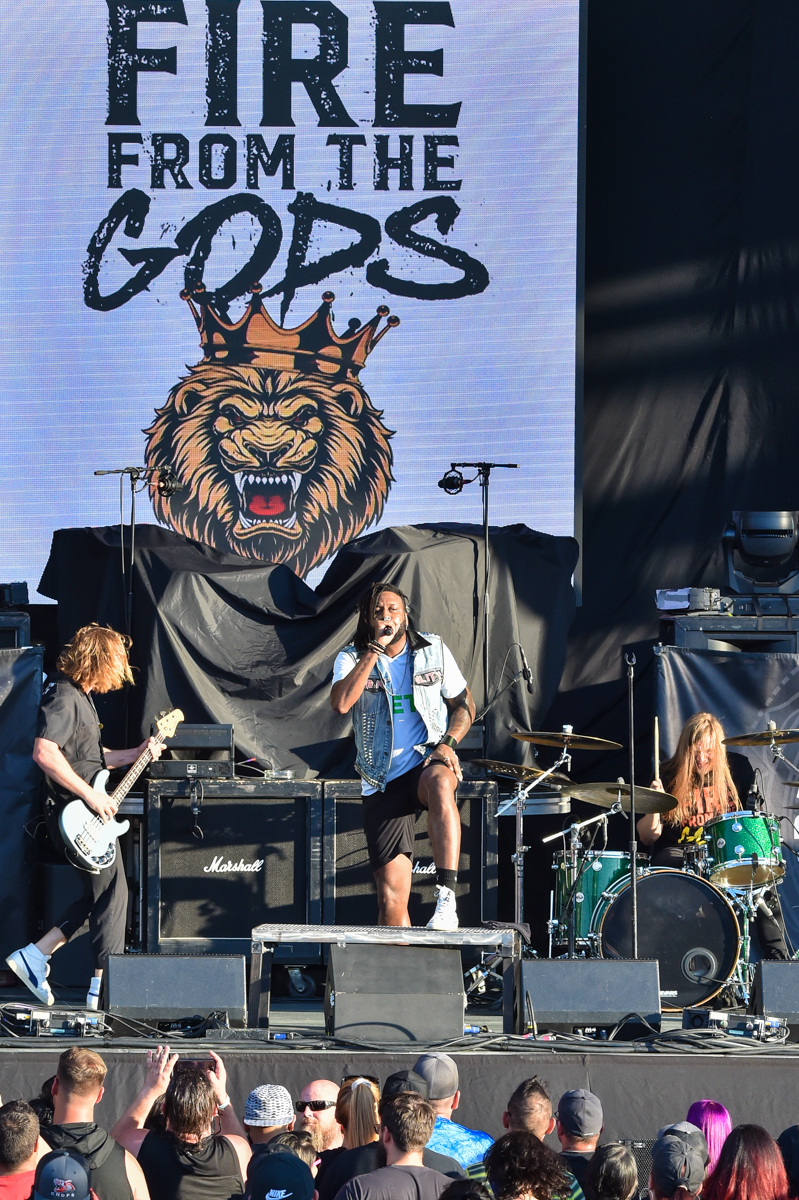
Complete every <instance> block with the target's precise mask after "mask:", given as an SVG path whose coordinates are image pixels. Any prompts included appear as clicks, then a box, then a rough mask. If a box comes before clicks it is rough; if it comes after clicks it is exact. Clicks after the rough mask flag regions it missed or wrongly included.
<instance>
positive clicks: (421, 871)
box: [411, 858, 436, 875]
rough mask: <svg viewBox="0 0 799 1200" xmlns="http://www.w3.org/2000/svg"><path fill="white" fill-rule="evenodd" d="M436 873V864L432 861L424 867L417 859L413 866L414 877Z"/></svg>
mask: <svg viewBox="0 0 799 1200" xmlns="http://www.w3.org/2000/svg"><path fill="white" fill-rule="evenodd" d="M435 873H436V864H435V863H434V862H433V861H432V859H431V861H430V862H429V863H425V865H424V866H422V864H421V862H420V861H419V859H418V858H417V860H416V862H415V863H414V864H413V870H412V871H411V874H412V875H435Z"/></svg>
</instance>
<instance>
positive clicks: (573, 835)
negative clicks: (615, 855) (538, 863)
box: [541, 800, 622, 958]
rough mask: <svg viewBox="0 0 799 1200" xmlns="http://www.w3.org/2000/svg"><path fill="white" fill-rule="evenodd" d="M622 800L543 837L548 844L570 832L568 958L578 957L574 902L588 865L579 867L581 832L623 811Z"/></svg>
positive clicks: (567, 903)
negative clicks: (570, 879)
mask: <svg viewBox="0 0 799 1200" xmlns="http://www.w3.org/2000/svg"><path fill="white" fill-rule="evenodd" d="M621 810H622V809H621V800H617V801H616V802H615V803H614V804H613V805H611V807H610V808H609V809H608V811H607V812H603V813H600V814H599V816H598V817H589V818H588V820H587V821H576V822H575V823H574V824H572V825H570V826H569V828H568V829H562V830H559V831H558V832H557V833H551V834H550V835H549V837H545V838H542V839H541V844H542V845H546V843H547V842H554V841H555V839H556V838H559V837H565V835H566V834H567V833H568V834H569V862H570V866H571V871H572V884H571V887H570V888H569V891H568V894H567V900H566V923H567V929H568V931H569V940H568V949H567V951H566V957H567V958H576V957H577V950H576V942H575V930H574V903H575V897H576V895H577V889H578V887H579V883H580V879H581V878H582V875H583V872H584V870H585V867H586V865H587V862H583V863H581V864H580V870H579V871H578V869H577V855H578V853H579V850H580V845H581V843H580V833H581V832H582V830H583V829H585V828H586V827H587V826H588V825H596V824H597V823H598V822H599V821H607V819H608V817H612V816H614V814H615V813H619V812H621ZM605 834H606V836H607V825H606V826H605Z"/></svg>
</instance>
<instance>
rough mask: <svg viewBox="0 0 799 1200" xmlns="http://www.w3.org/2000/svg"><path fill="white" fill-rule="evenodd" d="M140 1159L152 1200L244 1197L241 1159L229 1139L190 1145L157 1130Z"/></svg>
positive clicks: (149, 1138)
mask: <svg viewBox="0 0 799 1200" xmlns="http://www.w3.org/2000/svg"><path fill="white" fill-rule="evenodd" d="M138 1158H139V1166H140V1167H141V1169H142V1171H144V1177H145V1179H146V1180H147V1187H148V1188H149V1189H150V1200H230V1198H231V1197H232V1196H241V1195H243V1193H244V1181H243V1179H242V1177H241V1169H240V1167H239V1158H238V1155H237V1154H236V1151H235V1150H234V1149H233V1146H232V1145H231V1143H230V1142H229V1141H228V1139H227V1138H226V1137H208V1138H206V1139H205V1140H204V1141H202V1142H198V1143H197V1144H196V1145H188V1144H187V1143H186V1142H178V1141H177V1139H176V1138H173V1137H172V1136H171V1135H170V1134H169V1133H167V1134H162V1133H158V1132H157V1130H154V1129H153V1130H151V1131H150V1132H149V1133H148V1134H147V1137H146V1138H145V1139H144V1141H143V1142H142V1144H141V1148H140V1150H139V1155H138Z"/></svg>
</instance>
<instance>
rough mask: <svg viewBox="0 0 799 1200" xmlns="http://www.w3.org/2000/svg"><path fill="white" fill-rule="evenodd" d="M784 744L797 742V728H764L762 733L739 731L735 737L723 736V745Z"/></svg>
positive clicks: (798, 734) (798, 730)
mask: <svg viewBox="0 0 799 1200" xmlns="http://www.w3.org/2000/svg"><path fill="white" fill-rule="evenodd" d="M772 742H773V743H774V744H775V746H784V745H785V744H786V742H799V729H764V730H763V732H762V733H739V734H738V736H737V737H728V738H724V745H725V746H770V745H771V743H772Z"/></svg>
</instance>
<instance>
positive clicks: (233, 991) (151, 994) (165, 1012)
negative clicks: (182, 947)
mask: <svg viewBox="0 0 799 1200" xmlns="http://www.w3.org/2000/svg"><path fill="white" fill-rule="evenodd" d="M105 982H106V989H107V1008H108V1014H109V1016H110V1017H112V1018H114V1017H116V1018H120V1020H119V1021H117V1022H115V1031H116V1032H117V1033H118V1034H120V1035H122V1036H125V1035H126V1033H127V1034H130V1033H133V1032H134V1029H133V1028H130V1027H128V1028H127V1030H126V1029H125V1022H137V1021H146V1022H147V1024H149V1025H152V1024H155V1023H157V1022H159V1021H184V1020H188V1019H190V1018H191V1017H207V1016H209V1014H210V1013H212V1012H218V1013H227V1019H228V1022H229V1023H230V1025H231V1026H234V1027H239V1028H242V1027H244V1026H246V1024H247V981H246V970H245V961H244V957H243V956H241V955H235V954H230V955H210V954H203V955H191V954H111V955H109V957H108V967H107V969H106V980H105Z"/></svg>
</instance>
